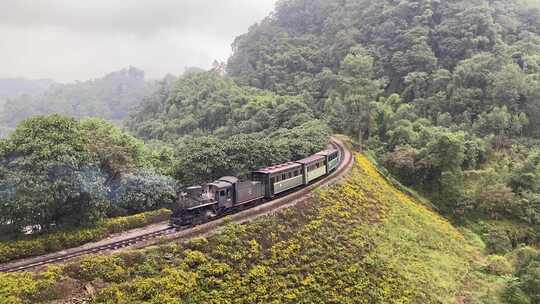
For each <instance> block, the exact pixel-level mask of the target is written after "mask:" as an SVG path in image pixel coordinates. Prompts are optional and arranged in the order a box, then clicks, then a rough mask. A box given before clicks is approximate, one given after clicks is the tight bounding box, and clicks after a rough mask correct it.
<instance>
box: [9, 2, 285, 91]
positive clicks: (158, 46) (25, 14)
mask: <svg viewBox="0 0 540 304" xmlns="http://www.w3.org/2000/svg"><path fill="white" fill-rule="evenodd" d="M275 2H276V0H0V78H6V77H25V78H33V79H35V78H52V79H54V80H57V81H63V82H66V81H74V80H87V79H91V78H97V77H101V76H103V75H104V74H106V73H109V72H112V71H115V70H119V69H122V68H124V67H128V66H129V65H131V66H135V67H138V68H141V69H143V70H145V72H146V76H147V78H159V77H162V76H164V75H165V74H166V73H173V74H180V73H182V71H183V70H184V68H185V67H190V66H198V67H202V68H209V67H210V66H211V64H212V62H213V61H214V59H217V60H221V61H225V60H226V59H227V58H228V56H229V55H230V53H231V43H232V42H233V40H234V37H236V36H238V35H240V34H242V33H245V32H246V31H247V29H248V27H249V26H250V25H252V24H254V23H256V22H259V21H260V20H262V19H263V18H264V17H265V16H267V15H268V14H270V12H271V11H272V10H273V7H274V3H275Z"/></svg>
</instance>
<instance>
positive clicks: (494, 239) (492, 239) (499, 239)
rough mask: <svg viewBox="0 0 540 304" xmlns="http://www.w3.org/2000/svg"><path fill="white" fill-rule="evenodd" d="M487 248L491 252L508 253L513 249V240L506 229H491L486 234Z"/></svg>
mask: <svg viewBox="0 0 540 304" xmlns="http://www.w3.org/2000/svg"><path fill="white" fill-rule="evenodd" d="M485 242H486V250H487V252H488V253H490V254H494V253H495V254H499V253H507V252H510V251H511V250H512V241H511V240H510V237H508V234H507V233H506V232H505V231H502V230H499V229H491V230H490V231H489V232H488V233H487V234H486V235H485Z"/></svg>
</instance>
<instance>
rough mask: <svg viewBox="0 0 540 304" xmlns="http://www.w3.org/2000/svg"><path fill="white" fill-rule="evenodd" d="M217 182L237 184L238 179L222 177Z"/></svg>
mask: <svg viewBox="0 0 540 304" xmlns="http://www.w3.org/2000/svg"><path fill="white" fill-rule="evenodd" d="M218 181H221V182H227V183H231V184H236V183H238V177H234V176H224V177H222V178H220V179H218Z"/></svg>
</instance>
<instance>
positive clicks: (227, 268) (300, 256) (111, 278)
mask: <svg viewBox="0 0 540 304" xmlns="http://www.w3.org/2000/svg"><path fill="white" fill-rule="evenodd" d="M476 251H477V248H475V247H473V246H472V245H468V242H467V241H466V239H465V238H464V236H463V235H462V234H461V233H460V232H459V231H458V230H456V229H455V228H453V227H452V226H451V225H450V224H449V223H448V222H447V221H446V220H444V219H443V218H441V217H440V216H439V215H437V214H436V213H434V212H432V211H430V210H429V209H427V208H426V207H425V206H424V205H422V204H421V203H420V202H418V201H417V200H415V199H413V198H411V197H409V196H407V195H406V194H404V193H403V192H401V191H399V190H398V189H396V188H394V187H393V186H392V185H391V184H390V183H389V182H387V181H386V180H385V179H384V178H383V177H382V176H381V175H380V174H379V173H378V171H377V170H376V168H375V167H374V166H373V165H372V164H371V163H370V162H369V161H368V160H367V159H366V158H365V157H364V156H362V155H357V157H356V164H355V166H354V168H353V170H352V172H351V174H350V176H349V177H348V179H347V180H346V181H345V182H344V183H343V184H342V185H339V186H332V187H331V188H328V189H321V190H319V191H317V194H316V195H315V196H314V198H313V199H311V200H309V201H307V202H305V203H302V204H300V205H298V206H296V207H293V208H291V209H288V210H286V211H285V212H283V213H280V214H277V215H271V216H267V217H265V218H263V219H260V220H256V221H255V222H253V223H250V224H247V225H236V224H232V225H229V226H228V227H227V228H226V229H225V230H224V231H222V232H219V233H217V234H216V235H214V236H211V237H208V238H207V239H205V238H197V239H193V240H192V241H190V242H189V243H187V244H170V245H163V246H160V247H156V248H151V249H147V250H145V251H136V252H129V253H122V254H118V255H114V256H99V257H87V258H84V259H83V260H82V261H80V262H77V263H74V264H71V265H68V266H65V267H63V268H57V267H54V268H52V269H50V270H49V271H48V272H46V273H45V274H42V275H39V276H38V277H37V278H38V279H37V280H32V275H30V274H9V275H6V274H3V275H0V282H2V283H0V284H1V285H0V300H2V299H3V300H4V301H5V300H7V299H8V297H9V295H12V298H11V299H12V300H14V301H15V299H20V300H21V301H22V302H23V303H30V302H32V301H37V302H40V301H44V300H46V299H51V297H55V296H59V297H65V298H71V297H72V294H71V293H76V294H77V293H79V292H82V290H80V289H79V288H80V287H81V286H84V284H88V283H90V284H91V285H92V286H93V287H92V289H93V288H98V291H97V296H96V298H95V300H94V303H134V302H145V303H186V302H188V303H224V302H231V301H232V302H234V303H270V302H272V303H296V302H298V301H301V302H303V303H454V302H455V301H456V299H457V298H458V297H460V296H463V295H464V291H466V290H464V284H465V283H466V282H469V283H470V281H469V279H470V278H469V276H468V275H469V274H470V273H473V272H474V271H475V270H474V268H473V267H474V264H473V260H474V257H475V255H476ZM21 286H25V287H24V288H23V287H21ZM86 286H88V285H86ZM87 290H88V287H87ZM469 296H470V295H469ZM34 303H35V302H34ZM475 303H476V302H475Z"/></svg>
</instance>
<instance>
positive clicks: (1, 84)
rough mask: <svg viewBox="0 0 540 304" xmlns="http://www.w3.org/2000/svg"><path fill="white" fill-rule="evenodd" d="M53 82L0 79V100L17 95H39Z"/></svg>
mask: <svg viewBox="0 0 540 304" xmlns="http://www.w3.org/2000/svg"><path fill="white" fill-rule="evenodd" d="M54 84H55V82H54V81H53V80H51V79H36V80H30V79H23V78H2V79H0V98H12V97H16V96H18V95H22V94H27V95H40V94H42V93H43V92H45V91H46V90H47V89H49V88H50V87H51V86H52V85H54Z"/></svg>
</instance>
